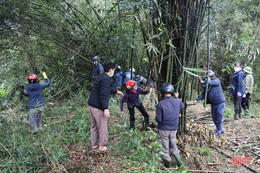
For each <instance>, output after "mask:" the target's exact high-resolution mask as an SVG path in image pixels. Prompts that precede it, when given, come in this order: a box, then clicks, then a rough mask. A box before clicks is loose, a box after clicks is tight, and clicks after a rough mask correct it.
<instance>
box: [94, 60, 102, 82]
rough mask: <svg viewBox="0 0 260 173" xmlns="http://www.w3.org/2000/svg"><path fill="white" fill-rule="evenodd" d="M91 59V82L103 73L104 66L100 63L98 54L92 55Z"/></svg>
mask: <svg viewBox="0 0 260 173" xmlns="http://www.w3.org/2000/svg"><path fill="white" fill-rule="evenodd" d="M92 61H93V63H94V65H95V67H94V69H93V73H92V84H93V83H94V81H95V78H96V77H97V76H98V75H100V74H102V73H104V68H103V66H102V65H101V64H100V58H99V57H98V56H94V58H92Z"/></svg>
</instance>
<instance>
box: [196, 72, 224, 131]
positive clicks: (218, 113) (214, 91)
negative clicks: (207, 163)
mask: <svg viewBox="0 0 260 173" xmlns="http://www.w3.org/2000/svg"><path fill="white" fill-rule="evenodd" d="M208 75H209V81H208V91H207V98H206V103H207V104H211V116H212V119H213V122H214V124H215V125H216V128H217V130H216V132H215V134H216V135H219V134H221V133H224V131H223V115H224V110H225V101H226V99H225V96H224V93H223V90H222V87H221V82H220V80H219V78H217V77H214V76H215V73H214V72H213V71H212V70H209V72H208ZM206 84H207V79H206V80H205V83H204V85H203V92H202V93H201V95H200V96H199V97H198V98H196V100H195V101H194V104H197V103H198V102H199V101H200V100H204V99H205V95H206Z"/></svg>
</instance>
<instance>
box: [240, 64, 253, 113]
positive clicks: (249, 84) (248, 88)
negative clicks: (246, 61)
mask: <svg viewBox="0 0 260 173" xmlns="http://www.w3.org/2000/svg"><path fill="white" fill-rule="evenodd" d="M244 71H245V75H246V78H245V94H244V95H243V98H242V107H243V109H244V116H250V113H249V102H250V96H251V94H252V93H253V87H254V77H253V75H252V73H253V72H252V68H251V67H249V66H247V67H245V68H244Z"/></svg>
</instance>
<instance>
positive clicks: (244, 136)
mask: <svg viewBox="0 0 260 173" xmlns="http://www.w3.org/2000/svg"><path fill="white" fill-rule="evenodd" d="M239 138H248V136H238V137H229V138H227V139H239Z"/></svg>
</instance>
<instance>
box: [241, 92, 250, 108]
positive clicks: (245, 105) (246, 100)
mask: <svg viewBox="0 0 260 173" xmlns="http://www.w3.org/2000/svg"><path fill="white" fill-rule="evenodd" d="M250 96H251V94H250V93H247V94H246V97H245V98H243V99H242V108H243V109H249V103H250Z"/></svg>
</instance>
